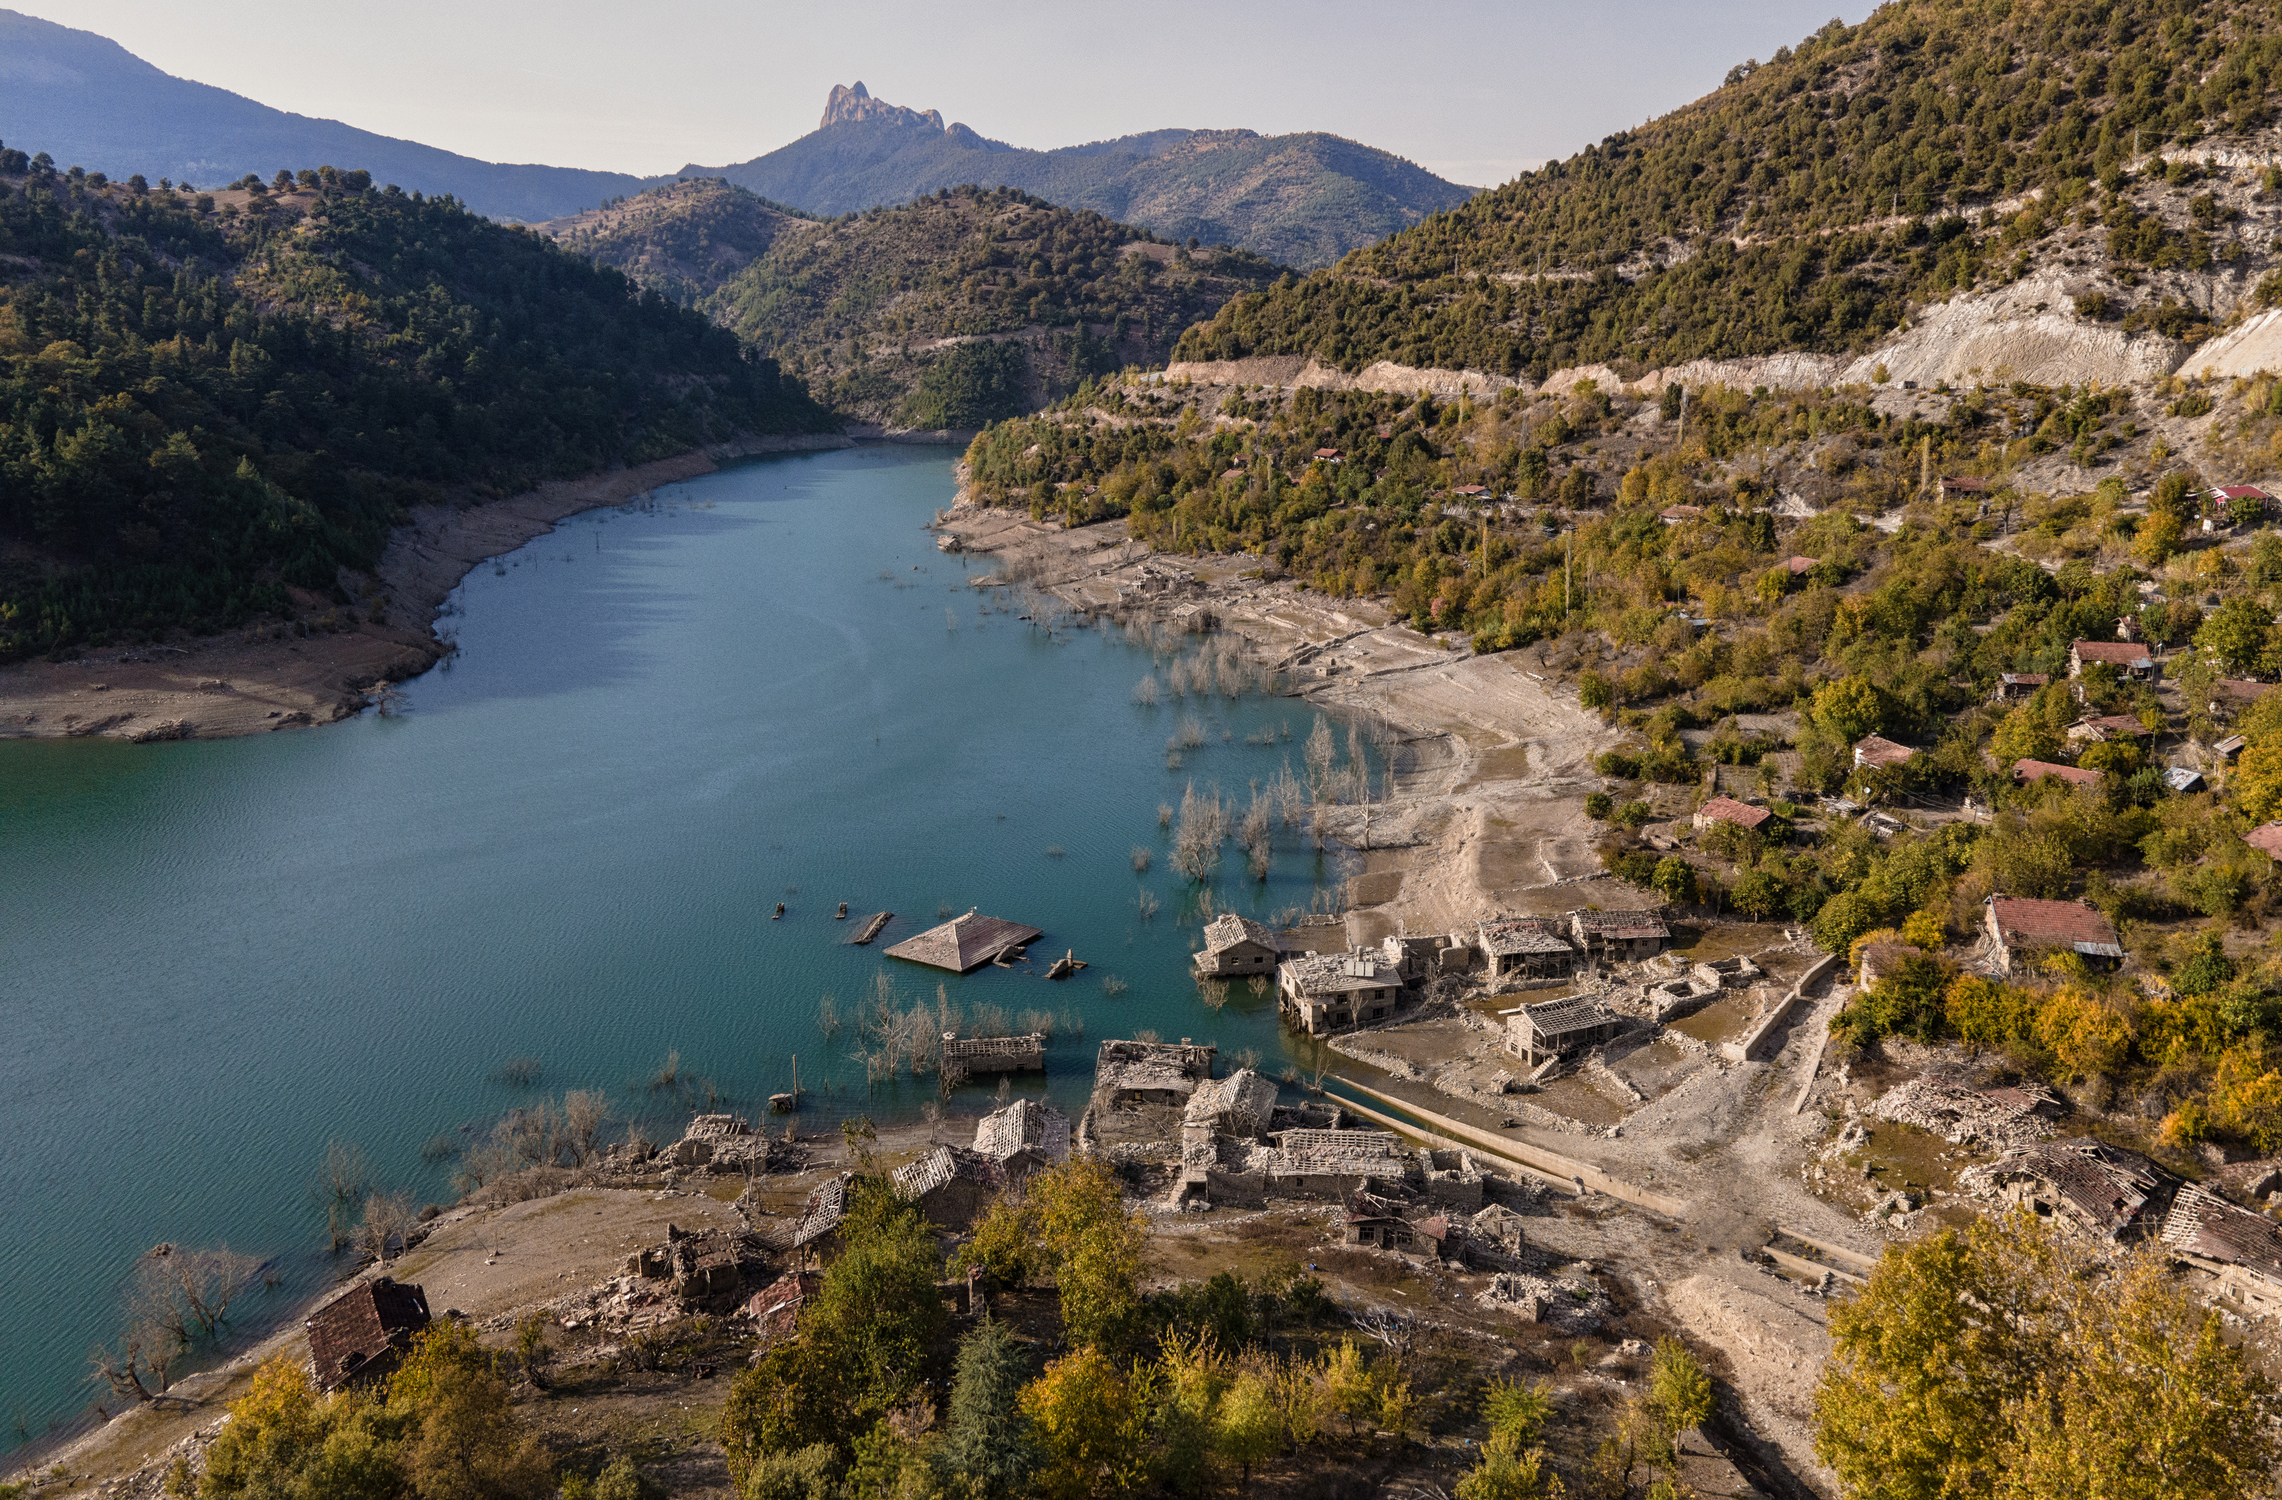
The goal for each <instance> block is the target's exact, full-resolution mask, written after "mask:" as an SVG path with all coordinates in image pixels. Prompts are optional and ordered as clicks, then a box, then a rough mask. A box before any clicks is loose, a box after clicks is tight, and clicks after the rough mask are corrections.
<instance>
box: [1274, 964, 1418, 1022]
mask: <svg viewBox="0 0 2282 1500" xmlns="http://www.w3.org/2000/svg"><path fill="white" fill-rule="evenodd" d="M1276 989H1277V999H1278V1003H1279V1004H1280V1005H1281V1006H1282V1008H1283V1010H1284V1012H1285V1013H1286V1014H1287V1015H1289V1016H1291V1017H1292V1018H1293V1019H1295V1020H1297V1021H1298V1022H1299V1025H1300V1028H1301V1029H1302V1030H1304V1031H1306V1032H1307V1033H1308V1034H1309V1035H1310V1036H1321V1035H1323V1034H1324V1033H1326V1032H1330V1031H1338V1030H1342V1029H1344V1028H1345V1027H1349V1026H1354V1025H1359V1024H1363V1023H1367V1022H1370V1021H1383V1020H1385V1019H1386V1018H1387V1017H1388V1016H1391V1015H1393V1014H1394V1013H1395V1007H1396V1006H1397V1005H1399V1004H1400V1003H1401V1000H1402V993H1403V980H1402V973H1401V970H1400V969H1399V968H1398V967H1397V966H1396V965H1394V964H1392V963H1389V962H1388V961H1387V958H1386V955H1385V954H1384V953H1381V952H1379V951H1377V950H1374V949H1370V948H1357V949H1354V950H1352V951H1351V952H1347V953H1305V954H1301V955H1299V956H1297V957H1295V958H1288V959H1285V960H1284V961H1283V962H1282V963H1280V964H1278V965H1277V966H1276Z"/></svg>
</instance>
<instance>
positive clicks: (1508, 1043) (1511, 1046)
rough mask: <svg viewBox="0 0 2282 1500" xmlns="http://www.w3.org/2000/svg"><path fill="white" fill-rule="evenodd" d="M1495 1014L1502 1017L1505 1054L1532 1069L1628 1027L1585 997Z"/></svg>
mask: <svg viewBox="0 0 2282 1500" xmlns="http://www.w3.org/2000/svg"><path fill="white" fill-rule="evenodd" d="M1499 1014H1500V1015H1502V1016H1504V1017H1505V1023H1506V1036H1505V1048H1506V1051H1508V1052H1510V1053H1512V1054H1513V1055H1514V1056H1516V1057H1519V1058H1523V1059H1525V1060H1527V1061H1528V1062H1529V1063H1530V1064H1531V1065H1532V1066H1535V1065H1536V1064H1538V1063H1541V1062H1546V1061H1549V1060H1551V1059H1553V1058H1556V1057H1559V1056H1561V1055H1562V1054H1563V1053H1565V1052H1573V1051H1575V1050H1576V1049H1578V1048H1580V1047H1590V1046H1592V1045H1594V1044H1596V1043H1599V1042H1605V1041H1607V1040H1608V1039H1609V1038H1611V1037H1613V1036H1616V1035H1618V1034H1619V1033H1621V1032H1623V1031H1624V1030H1625V1029H1626V1026H1627V1024H1628V1023H1627V1022H1626V1020H1625V1018H1624V1017H1623V1016H1620V1015H1618V1014H1617V1013H1616V1012H1615V1011H1613V1010H1610V1009H1609V1008H1608V1007H1607V1006H1605V1005H1603V1004H1602V1003H1601V1002H1600V1001H1598V1000H1595V999H1592V998H1590V997H1589V996H1585V995H1568V996H1564V997H1563V998H1561V999H1559V1000H1541V1001H1539V1002H1538V1003H1537V1004H1535V1005H1517V1006H1515V1007H1514V1008H1513V1009H1511V1010H1507V1011H1500V1012H1499Z"/></svg>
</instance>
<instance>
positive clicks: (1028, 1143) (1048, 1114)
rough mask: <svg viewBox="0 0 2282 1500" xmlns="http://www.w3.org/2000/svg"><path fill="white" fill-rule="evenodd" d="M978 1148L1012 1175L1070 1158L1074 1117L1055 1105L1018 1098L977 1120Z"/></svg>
mask: <svg viewBox="0 0 2282 1500" xmlns="http://www.w3.org/2000/svg"><path fill="white" fill-rule="evenodd" d="M974 1149H975V1150H976V1151H978V1152H980V1153H981V1154H982V1155H984V1156H986V1157H988V1158H990V1159H991V1160H992V1161H995V1162H997V1163H998V1164H999V1166H1000V1167H1002V1168H1004V1169H1005V1171H1006V1173H1007V1175H1008V1176H1009V1177H1010V1178H1012V1177H1027V1176H1028V1175H1029V1174H1030V1173H1032V1172H1035V1171H1038V1170H1039V1169H1041V1168H1043V1167H1050V1166H1055V1165H1057V1164H1059V1163H1061V1162H1065V1161H1068V1160H1069V1159H1070V1117H1069V1116H1068V1115H1065V1114H1063V1113H1062V1112H1061V1111H1060V1110H1058V1109H1056V1108H1054V1106H1053V1105H1051V1104H1041V1103H1040V1102H1038V1101H1037V1100H1035V1099H1017V1100H1015V1101H1014V1102H1013V1103H1012V1104H1009V1105H1008V1106H1006V1108H1004V1109H999V1110H993V1111H991V1112H990V1113H989V1114H987V1115H984V1116H983V1117H982V1118H981V1119H980V1120H977V1121H976V1122H975V1143H974Z"/></svg>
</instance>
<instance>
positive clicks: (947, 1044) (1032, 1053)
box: [943, 1031, 1046, 1080]
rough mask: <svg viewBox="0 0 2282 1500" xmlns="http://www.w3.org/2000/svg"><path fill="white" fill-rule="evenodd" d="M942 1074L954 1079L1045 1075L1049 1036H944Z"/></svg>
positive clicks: (1031, 1034) (952, 1032) (1034, 1032)
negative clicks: (1005, 1075)
mask: <svg viewBox="0 0 2282 1500" xmlns="http://www.w3.org/2000/svg"><path fill="white" fill-rule="evenodd" d="M943 1071H944V1073H945V1074H947V1075H948V1076H949V1077H951V1078H952V1079H954V1080H957V1079H964V1078H972V1077H974V1076H975V1075H976V1074H978V1073H980V1074H984V1075H988V1074H991V1073H1000V1074H1005V1073H1043V1072H1045V1071H1046V1036H1045V1033H1043V1032H1037V1031H1033V1032H1028V1033H1025V1034H1024V1035H1022V1036H967V1037H963V1036H960V1035H959V1034H958V1033H957V1032H955V1031H946V1032H944V1033H943Z"/></svg>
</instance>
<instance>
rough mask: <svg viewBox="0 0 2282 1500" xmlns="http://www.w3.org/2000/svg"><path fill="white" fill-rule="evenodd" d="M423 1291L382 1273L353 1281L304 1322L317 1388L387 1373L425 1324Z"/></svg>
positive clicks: (336, 1387)
mask: <svg viewBox="0 0 2282 1500" xmlns="http://www.w3.org/2000/svg"><path fill="white" fill-rule="evenodd" d="M429 1322H430V1319H429V1317H428V1296H427V1293H425V1292H424V1291H422V1290H421V1289H420V1288H419V1287H416V1286H406V1285H404V1284H403V1283H401V1282H398V1281H395V1280H393V1279H391V1278H389V1277H386V1276H376V1277H374V1278H373V1279H372V1280H370V1281H361V1282H358V1283H357V1284H356V1285H355V1286H352V1287H350V1288H349V1289H348V1290H347V1291H345V1292H343V1293H341V1295H340V1296H338V1297H335V1298H334V1299H333V1300H332V1301H330V1302H328V1303H326V1304H325V1305H324V1306H323V1307H321V1308H319V1309H318V1310H317V1315H316V1316H315V1317H313V1318H311V1319H310V1320H309V1322H308V1325H307V1326H308V1331H309V1368H310V1371H311V1373H312V1374H313V1375H314V1376H315V1378H316V1381H317V1388H318V1389H319V1390H322V1391H336V1390H339V1389H340V1388H341V1387H343V1386H345V1385H350V1384H353V1383H356V1382H359V1381H365V1380H376V1379H378V1378H380V1377H381V1376H384V1375H387V1374H390V1373H391V1372H393V1371H394V1370H395V1369H396V1367H397V1366H398V1365H400V1364H402V1363H403V1361H404V1356H405V1355H406V1354H407V1353H409V1352H410V1351H411V1348H412V1339H413V1336H414V1335H415V1334H417V1333H418V1332H419V1331H420V1330H421V1329H423V1328H425V1327H427V1326H428V1324H429Z"/></svg>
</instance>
